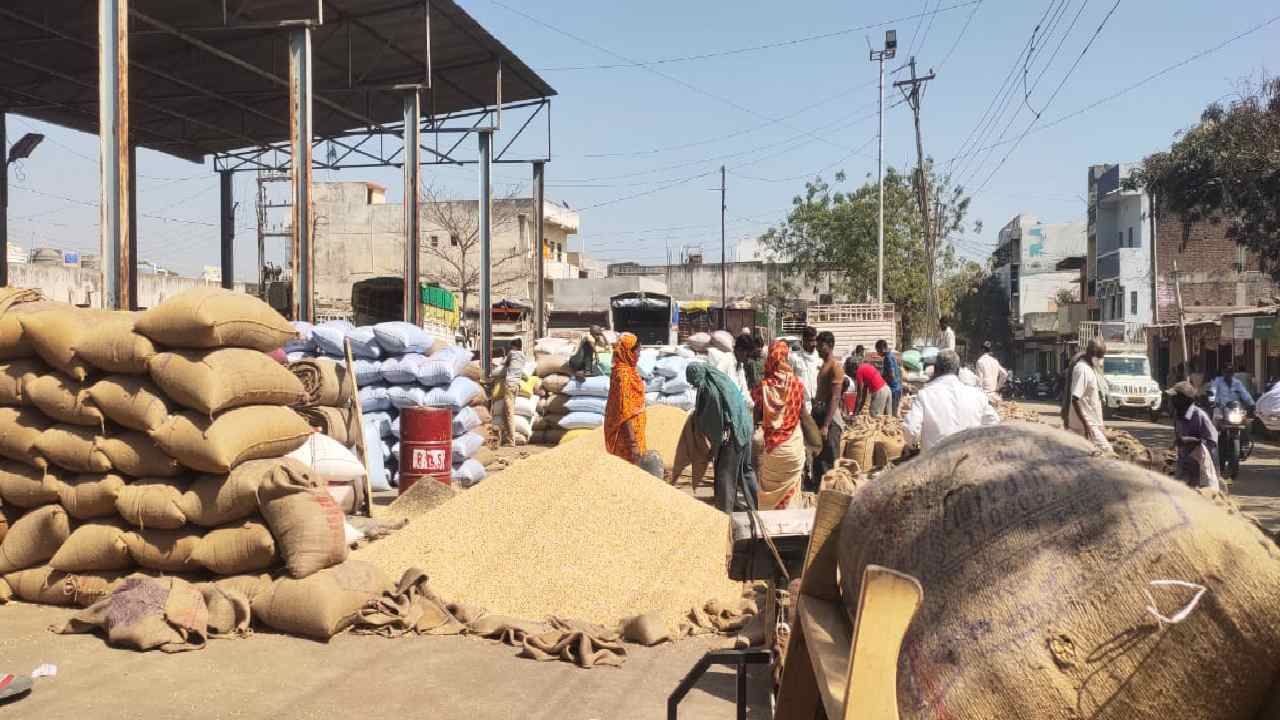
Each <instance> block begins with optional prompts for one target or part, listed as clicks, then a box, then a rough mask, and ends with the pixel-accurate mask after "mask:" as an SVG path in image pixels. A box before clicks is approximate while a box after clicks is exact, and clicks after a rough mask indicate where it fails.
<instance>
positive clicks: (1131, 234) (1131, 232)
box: [1129, 226, 1138, 248]
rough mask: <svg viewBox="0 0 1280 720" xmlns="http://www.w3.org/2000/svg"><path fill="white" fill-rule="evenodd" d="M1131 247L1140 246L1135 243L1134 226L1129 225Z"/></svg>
mask: <svg viewBox="0 0 1280 720" xmlns="http://www.w3.org/2000/svg"><path fill="white" fill-rule="evenodd" d="M1129 247H1131V248H1135V247H1138V246H1137V245H1134V244H1133V227H1132V226H1130V227H1129Z"/></svg>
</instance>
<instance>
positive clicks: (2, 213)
mask: <svg viewBox="0 0 1280 720" xmlns="http://www.w3.org/2000/svg"><path fill="white" fill-rule="evenodd" d="M8 116H9V114H8V113H6V112H4V111H3V110H0V287H8V285H9V133H8V130H9V129H8V123H7V122H6V121H7V120H8Z"/></svg>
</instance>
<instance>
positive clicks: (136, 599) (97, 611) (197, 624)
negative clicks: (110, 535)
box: [53, 574, 209, 653]
mask: <svg viewBox="0 0 1280 720" xmlns="http://www.w3.org/2000/svg"><path fill="white" fill-rule="evenodd" d="M208 623H209V610H208V608H207V607H206V606H205V604H204V595H202V594H201V593H200V591H199V590H198V589H196V587H195V586H194V585H192V584H191V583H188V582H187V581H185V580H182V579H180V578H175V577H161V578H153V577H148V576H146V575H140V574H135V575H130V576H129V577H127V578H125V579H124V580H122V581H121V582H120V583H119V584H118V585H116V587H115V588H113V589H112V591H111V594H110V595H108V596H107V597H105V598H103V599H101V600H99V601H98V602H96V603H94V604H93V605H92V606H90V607H89V608H87V609H85V610H84V611H82V612H81V613H80V614H78V615H76V616H75V617H72V618H71V619H70V620H68V621H67V623H66V624H65V625H63V626H61V627H55V628H53V631H54V632H56V633H59V634H62V635H70V634H74V633H87V632H94V631H101V632H102V633H103V634H105V635H106V636H107V644H108V645H114V646H118V647H127V648H133V649H135V650H160V651H161V652H169V653H174V652H183V651H185V650H199V649H200V648H202V647H204V643H205V638H206V637H207V634H208Z"/></svg>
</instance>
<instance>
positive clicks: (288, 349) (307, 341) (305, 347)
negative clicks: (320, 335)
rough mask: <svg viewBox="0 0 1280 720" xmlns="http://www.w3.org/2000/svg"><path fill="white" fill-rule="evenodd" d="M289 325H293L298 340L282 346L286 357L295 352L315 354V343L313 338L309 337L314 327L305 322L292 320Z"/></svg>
mask: <svg viewBox="0 0 1280 720" xmlns="http://www.w3.org/2000/svg"><path fill="white" fill-rule="evenodd" d="M291 324H292V325H293V328H294V329H295V330H297V331H298V338H297V339H296V340H290V341H289V342H287V343H285V344H284V351H285V354H286V355H287V354H289V353H295V352H315V349H316V341H315V338H313V337H311V333H312V332H313V331H314V330H315V327H316V326H315V325H312V324H311V323H309V322H307V321H305V320H294V321H293V322H292V323H291Z"/></svg>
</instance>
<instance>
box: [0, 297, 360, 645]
mask: <svg viewBox="0 0 1280 720" xmlns="http://www.w3.org/2000/svg"><path fill="white" fill-rule="evenodd" d="M19 323H20V326H21V330H22V334H21V338H20V339H19V341H18V342H11V343H7V344H6V345H5V346H4V349H3V351H0V352H3V353H4V354H5V355H7V356H8V361H7V363H5V364H4V365H3V368H2V369H0V378H2V380H0V404H3V407H0V457H2V458H3V460H2V461H0V499H2V500H3V503H4V506H5V507H6V508H10V507H13V508H17V509H19V510H20V511H21V514H20V515H17V514H16V513H13V512H12V511H8V512H9V513H10V514H9V515H7V517H13V523H12V526H11V527H9V528H8V532H7V533H6V534H5V535H4V537H3V539H2V540H0V576H2V577H3V580H4V582H3V583H0V585H3V586H4V587H3V588H0V595H8V594H9V593H12V594H15V595H17V596H18V597H19V598H20V599H22V600H26V601H30V602H43V603H53V604H81V605H87V604H90V603H92V602H95V601H97V600H103V601H105V600H107V599H108V596H107V593H109V592H110V591H111V589H112V588H114V587H115V586H116V585H115V584H116V582H117V581H118V580H120V579H121V578H122V577H123V576H125V575H127V574H129V573H131V572H144V573H149V574H156V573H165V574H170V573H172V574H179V575H181V576H183V577H188V578H190V579H192V580H196V581H198V580H202V579H212V578H217V577H231V576H245V575H252V580H251V581H248V580H246V581H243V582H241V581H237V583H239V584H238V587H239V588H240V591H243V592H242V594H243V596H244V598H245V599H246V600H247V601H251V602H253V603H254V606H255V609H256V608H257V605H258V602H259V598H262V599H263V600H265V601H267V605H265V606H264V608H265V609H264V610H263V611H262V612H261V613H256V612H255V615H259V614H260V615H261V618H260V619H261V620H262V622H263V623H265V624H267V625H268V626H271V627H276V628H278V629H282V630H287V631H292V628H293V625H294V624H296V623H292V620H291V619H285V620H280V619H279V616H280V615H281V612H286V611H279V612H277V611H275V610H272V609H271V608H272V603H271V600H270V599H271V598H274V597H275V596H276V594H277V590H278V589H279V588H280V587H281V583H285V584H286V585H285V586H284V587H286V589H287V583H290V582H300V581H301V582H305V579H308V578H311V577H312V576H316V575H318V574H320V573H322V572H323V571H326V569H327V568H330V567H332V566H335V565H339V564H340V563H342V562H343V561H344V560H345V558H346V554H347V540H346V537H345V533H344V529H345V523H344V518H343V513H342V510H341V509H340V508H339V507H338V506H337V505H336V504H335V502H334V500H333V498H332V497H331V496H330V495H329V493H328V492H327V491H326V489H325V488H324V487H323V486H322V484H321V483H319V482H318V481H317V480H316V479H315V476H314V473H313V472H312V471H311V469H310V468H308V467H307V466H306V465H303V464H302V463H300V462H298V461H296V460H293V459H291V458H289V457H286V456H287V455H289V454H291V453H294V452H295V451H297V450H299V449H300V448H302V447H303V446H304V445H306V444H307V443H308V441H309V439H310V438H311V436H312V430H311V427H310V426H309V425H308V423H307V421H306V420H304V419H303V418H302V417H301V416H300V415H299V414H298V413H297V412H295V411H294V410H293V409H292V408H291V407H290V406H291V405H295V404H300V403H302V402H303V401H304V399H305V396H306V392H305V390H304V388H303V386H302V384H301V382H300V381H299V380H298V379H297V378H296V377H295V376H294V375H293V374H291V373H290V372H289V371H288V370H287V369H285V367H284V366H283V365H281V364H280V363H279V362H278V361H277V360H276V359H274V358H273V357H271V355H269V354H268V353H269V352H273V351H278V350H279V349H280V348H281V346H282V345H284V344H285V343H286V342H288V341H289V340H290V339H292V338H293V337H294V336H295V331H294V329H293V327H292V326H290V325H289V324H288V323H287V322H286V321H285V320H284V319H283V318H281V317H280V316H279V315H278V314H277V313H275V311H273V310H271V308H270V307H268V306H267V305H266V304H265V303H263V302H261V301H260V300H258V299H256V298H253V297H251V296H248V295H244V294H240V293H232V292H230V291H226V290H222V289H218V288H199V289H195V290H191V291H188V292H184V293H181V294H179V295H177V296H175V297H173V298H171V299H169V300H167V301H166V302H164V303H161V304H160V305H158V306H157V307H155V308H153V309H151V310H148V311H146V312H143V313H138V314H135V313H127V312H109V311H101V310H86V309H79V308H74V307H71V306H53V307H49V308H46V309H41V310H39V311H38V312H27V313H23V314H21V315H19ZM24 348H29V349H30V352H29V353H27V351H26V350H24ZM15 355H17V356H19V357H15ZM24 355H25V356H24ZM14 515H16V517H14ZM267 571H271V572H272V573H277V574H280V575H282V579H276V580H273V579H272V578H271V576H270V575H267V574H266V572H267ZM313 585H314V583H313ZM303 596H304V597H305V594H304V595H303ZM310 608H311V606H308V607H304V608H301V609H299V610H298V612H301V613H304V614H305V613H306V612H308V611H309V609H310ZM286 614H287V612H286Z"/></svg>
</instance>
